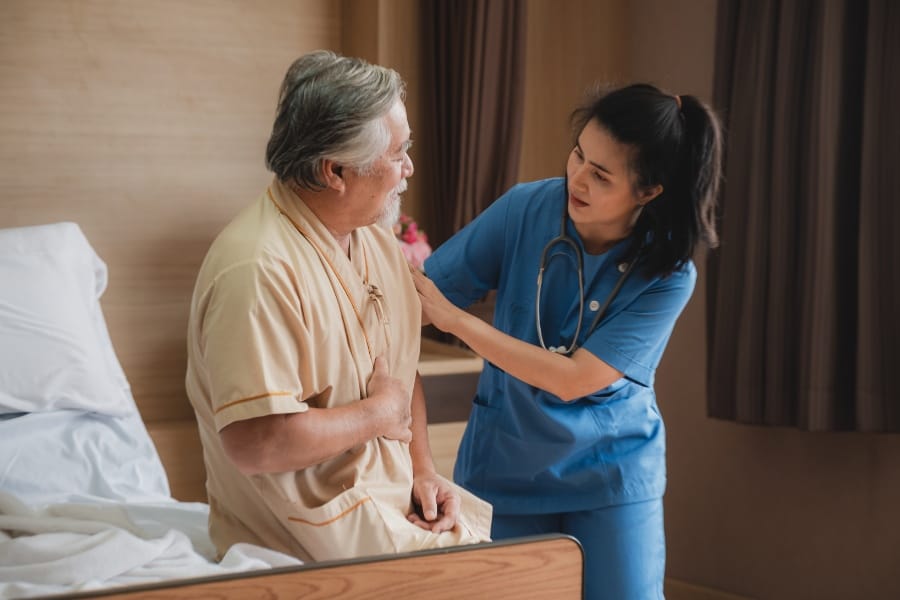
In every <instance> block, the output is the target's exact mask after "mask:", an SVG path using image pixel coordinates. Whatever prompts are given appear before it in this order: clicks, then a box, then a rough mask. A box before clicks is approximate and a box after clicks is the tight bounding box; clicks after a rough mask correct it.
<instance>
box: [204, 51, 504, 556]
mask: <svg viewBox="0 0 900 600" xmlns="http://www.w3.org/2000/svg"><path fill="white" fill-rule="evenodd" d="M403 99H404V84H403V81H402V80H401V78H400V76H399V75H398V74H397V73H396V72H395V71H393V70H390V69H386V68H383V67H379V66H376V65H370V64H368V63H366V62H364V61H362V60H358V59H352V58H346V57H341V56H338V55H335V54H333V53H331V52H325V51H320V52H314V53H311V54H308V55H306V56H303V57H301V58H300V59H298V60H297V61H296V62H295V63H294V64H293V65H292V66H291V67H290V69H289V70H288V72H287V75H286V76H285V79H284V81H283V83H282V86H281V94H280V100H279V106H278V114H277V116H276V119H275V124H274V127H273V131H272V135H271V138H270V139H269V143H268V148H267V151H266V162H267V165H268V167H269V169H270V170H271V171H272V172H273V173H274V174H275V177H274V180H273V181H272V183H271V185H269V186H268V188H267V189H266V190H265V192H264V193H263V194H262V195H261V196H260V197H259V199H258V200H256V202H254V203H253V204H251V205H250V206H248V207H247V208H246V209H244V210H243V211H242V212H241V213H240V214H238V215H237V217H236V218H235V219H234V220H233V221H232V222H231V223H230V224H229V225H228V226H227V227H226V228H225V229H224V230H223V231H222V232H221V234H219V236H218V237H217V238H216V240H215V241H214V242H213V244H212V247H211V248H210V250H209V253H208V254H207V256H206V259H205V260H204V262H203V265H202V267H201V269H200V274H199V276H198V278H197V283H196V286H195V289H194V295H193V300H192V303H191V315H190V323H189V330H188V369H187V378H186V386H187V392H188V396H189V398H190V401H191V404H192V405H193V407H194V410H195V412H196V414H197V419H198V422H199V428H200V436H201V440H202V442H203V450H204V460H205V463H206V470H207V476H208V479H207V493H208V495H209V504H210V524H209V527H210V533H211V536H212V538H213V540H214V542H215V543H216V546H217V548H218V551H219V552H220V553H224V551H225V550H226V549H227V548H228V547H229V546H231V545H232V544H234V543H236V542H250V543H255V544H259V545H263V546H267V547H270V548H273V549H275V550H279V551H282V552H286V553H289V554H293V555H295V556H298V557H300V558H302V559H304V560H317V561H318V560H330V559H339V558H347V557H353V556H361V555H371V554H384V553H390V552H403V551H410V550H417V549H422V548H432V547H441V546H449V545H455V544H466V543H474V542H479V541H486V540H488V535H489V532H490V519H491V508H490V505H488V504H486V503H485V502H483V501H481V500H479V499H478V498H476V497H475V496H472V495H471V494H469V493H468V492H466V491H465V490H463V489H461V488H459V487H457V486H455V485H454V484H452V483H451V482H449V481H447V480H446V479H444V478H442V477H440V476H439V475H437V474H436V473H435V469H434V464H433V461H432V458H431V451H430V449H429V447H428V437H427V433H426V427H425V425H426V421H425V403H424V397H423V392H422V386H421V383H420V382H419V376H418V373H417V371H416V365H417V361H418V355H419V335H420V325H421V322H420V319H421V309H420V305H419V300H418V297H417V294H416V290H415V287H414V286H413V283H412V279H411V278H410V274H409V271H408V268H407V265H406V263H405V261H404V258H403V255H402V253H401V251H400V248H399V247H398V245H397V242H396V240H395V239H394V237H393V235H392V233H391V232H390V230H389V226H390V224H392V223H393V222H394V221H395V220H396V218H397V216H398V214H399V205H400V194H401V193H402V192H403V191H404V190H405V189H406V178H408V177H410V176H411V175H412V173H413V164H412V160H411V159H410V157H409V155H408V153H407V152H408V150H409V148H410V145H411V141H410V129H409V124H408V123H407V118H406V109H405V107H404V103H403ZM378 224H381V225H387V226H388V227H380V226H378Z"/></svg>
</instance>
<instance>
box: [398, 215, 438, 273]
mask: <svg viewBox="0 0 900 600" xmlns="http://www.w3.org/2000/svg"><path fill="white" fill-rule="evenodd" d="M393 229H394V235H395V236H397V239H398V240H399V241H400V249H401V250H402V251H403V256H405V257H406V261H407V262H408V263H409V264H411V265H412V266H413V267H415V268H416V269H419V270H420V271H421V270H422V267H423V265H424V263H425V259H426V258H428V257H429V256H431V246H429V245H428V236H427V235H425V232H424V231H422V230H421V229H419V225H418V224H417V223H416V222H415V221H413V219H412V218H411V217H410V216H409V215H405V214H401V215H400V218H399V219H398V220H397V222H396V223H395V224H394V228H393Z"/></svg>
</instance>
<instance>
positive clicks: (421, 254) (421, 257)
mask: <svg viewBox="0 0 900 600" xmlns="http://www.w3.org/2000/svg"><path fill="white" fill-rule="evenodd" d="M400 250H402V251H403V256H405V257H406V262H408V263H409V264H411V265H412V266H413V267H415V268H416V269H418V270H420V271H421V270H422V269H423V267H424V266H425V259H426V258H428V257H429V256H431V246H429V245H428V244H427V243H426V242H423V241H421V240H419V241H417V242H413V243H412V244H409V243H406V242H400Z"/></svg>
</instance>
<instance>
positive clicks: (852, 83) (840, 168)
mask: <svg viewBox="0 0 900 600" xmlns="http://www.w3.org/2000/svg"><path fill="white" fill-rule="evenodd" d="M718 18H719V23H718V31H717V40H716V46H717V48H716V52H717V54H716V71H715V91H714V95H715V97H714V104H715V105H716V106H717V107H718V108H719V110H720V112H721V114H722V115H723V118H724V122H725V124H726V134H727V140H728V142H727V149H726V155H727V156H726V165H725V176H726V183H725V188H724V191H723V194H722V198H721V204H720V219H721V220H720V224H721V247H720V248H719V249H718V250H717V251H716V252H714V253H712V254H711V255H710V258H709V262H708V282H709V284H708V303H707V306H708V315H707V316H708V323H709V340H708V341H709V345H708V349H709V354H708V357H707V365H708V389H707V394H708V414H709V415H710V416H712V417H717V418H722V419H729V420H734V421H738V422H741V423H751V424H764V425H782V426H794V427H797V428H800V429H805V430H813V431H851V430H856V431H881V432H897V431H900V379H898V375H900V320H898V318H897V314H896V313H897V310H898V309H900V236H898V235H897V231H898V227H900V197H898V194H897V192H896V191H895V190H896V185H895V184H894V179H893V178H892V179H891V180H889V179H888V177H889V175H896V172H897V171H898V169H900V119H898V110H900V68H898V67H900V64H898V63H900V3H897V2H895V1H894V0H870V1H868V2H867V1H860V0H805V1H804V0H782V1H779V0H720V2H719V17H718Z"/></svg>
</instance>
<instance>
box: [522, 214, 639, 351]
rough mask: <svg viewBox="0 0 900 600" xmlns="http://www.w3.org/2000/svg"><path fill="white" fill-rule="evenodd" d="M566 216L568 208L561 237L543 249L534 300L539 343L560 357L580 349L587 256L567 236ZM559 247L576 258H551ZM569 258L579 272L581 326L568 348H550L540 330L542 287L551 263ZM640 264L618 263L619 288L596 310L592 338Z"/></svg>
mask: <svg viewBox="0 0 900 600" xmlns="http://www.w3.org/2000/svg"><path fill="white" fill-rule="evenodd" d="M566 217H568V210H567V209H566V206H565V205H563V213H562V219H561V221H560V225H559V235H558V236H556V237H555V238H553V239H552V240H550V241H549V242H547V245H546V246H544V250H543V251H542V252H541V264H540V268H539V269H538V277H537V296H536V297H535V299H534V323H535V325H536V326H537V334H538V341H540V343H541V347H542V348H543V349H544V350H549V351H550V352H555V353H557V354H563V355H565V356H569V355H570V354H572V353H573V352H575V350H576V348H577V347H578V336H579V334H580V333H581V321H582V319H583V318H584V257H583V256H582V253H581V247H580V246H579V245H578V244H577V243H576V242H575V240H573V239H572V237H571V236H570V235H569V234H567V233H566ZM558 244H563V245H564V246H568V247H569V248H571V249H572V251H573V252H574V254H575V258H574V259H573V258H572V256H571V254H569V253H566V252H561V253H557V254H552V255H550V257H549V260H548V255H549V254H550V251H551V250H552V249H553V247H554V246H557V245H558ZM561 255H564V256H567V257H568V258H569V260H570V261H571V260H574V261H575V265H576V269H577V272H578V299H579V303H578V325H577V326H576V327H575V335H574V336H573V337H572V344H571V345H570V346H569V347H568V348H567V347H566V346H550V347H547V345H546V344H545V343H544V333H543V330H542V328H541V288H542V286H543V282H544V271H545V270H546V269H547V268H548V267H549V266H550V261H552V260H553V259H554V258H555V257H557V256H561ZM636 263H637V258H635V259H634V260H632V261H631V262H630V263H624V262H623V263H619V265H618V267H617V268H618V270H619V272H620V273H621V275H620V276H619V280H618V281H616V285H615V286H613V289H612V291H611V292H610V293H609V295H608V296H607V297H606V301H605V302H604V303H603V306H602V307H601V308H600V309H599V310H598V311H597V316H595V317H594V321H593V322H592V323H591V326H590V328H589V329H588V331H587V335H586V336H585V337H587V336H590V335H591V333H593V332H594V330H595V329H596V328H597V325H599V324H600V319H602V318H603V314H604V313H605V312H606V309H607V308H609V305H610V304H611V303H612V301H613V299H614V298H615V297H616V294H618V293H619V290H620V289H621V288H622V285H623V284H624V283H625V280H626V279H628V275H630V274H631V270H632V269H633V268H634V265H635V264H636Z"/></svg>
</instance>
